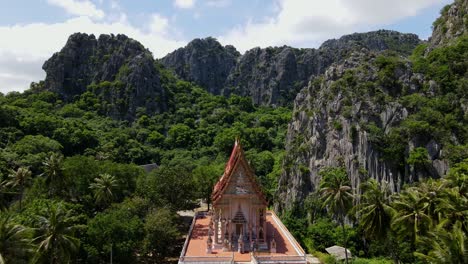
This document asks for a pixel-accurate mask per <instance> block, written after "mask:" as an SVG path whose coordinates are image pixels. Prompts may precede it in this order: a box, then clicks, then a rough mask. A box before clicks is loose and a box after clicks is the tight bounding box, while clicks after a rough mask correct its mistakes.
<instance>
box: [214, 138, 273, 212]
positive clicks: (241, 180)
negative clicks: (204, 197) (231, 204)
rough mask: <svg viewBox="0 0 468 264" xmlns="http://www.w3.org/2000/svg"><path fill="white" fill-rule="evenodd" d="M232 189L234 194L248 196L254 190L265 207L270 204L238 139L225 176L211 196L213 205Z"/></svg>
mask: <svg viewBox="0 0 468 264" xmlns="http://www.w3.org/2000/svg"><path fill="white" fill-rule="evenodd" d="M236 172H237V173H236ZM234 174H237V175H236V176H235V177H236V178H234V179H233V175H234ZM231 184H234V185H235V186H229V185H231ZM232 188H234V189H235V191H234V193H235V194H238V195H242V194H248V193H250V191H251V190H253V192H254V193H256V194H257V196H258V199H259V200H260V201H261V202H262V203H263V204H264V205H265V206H266V205H267V204H268V203H267V200H266V197H265V195H264V194H263V192H262V190H261V188H260V186H259V184H258V182H257V179H256V177H255V174H254V172H253V170H252V168H251V167H250V165H249V163H248V162H247V160H246V159H245V156H244V151H243V150H242V146H241V144H240V142H239V140H238V139H236V141H235V142H234V148H233V149H232V152H231V156H230V157H229V160H228V162H227V163H226V167H225V169H224V173H223V176H222V177H221V178H220V179H219V181H218V182H217V183H216V184H215V186H214V188H213V193H212V194H211V200H212V201H213V204H216V203H217V202H218V201H219V199H220V198H221V197H222V196H223V194H225V193H226V192H227V190H228V189H232Z"/></svg>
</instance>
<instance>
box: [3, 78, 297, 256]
mask: <svg viewBox="0 0 468 264" xmlns="http://www.w3.org/2000/svg"><path fill="white" fill-rule="evenodd" d="M164 73H165V75H164V78H166V83H167V84H169V85H170V86H169V87H168V88H169V89H170V91H171V92H172V94H171V99H172V100H173V106H174V107H173V109H172V110H170V111H168V112H165V113H163V114H160V115H154V116H147V115H145V114H141V115H139V116H138V118H137V119H136V120H135V121H134V122H132V123H130V122H128V121H115V120H112V119H110V118H107V117H105V116H104V115H102V114H100V109H101V108H102V107H103V105H105V104H106V102H105V101H104V100H102V98H99V96H98V95H96V93H93V90H95V89H105V87H109V86H112V85H113V84H110V83H108V82H103V83H100V84H97V85H91V86H89V92H86V93H84V94H82V95H81V96H80V97H79V98H78V99H77V100H76V101H75V102H73V103H64V102H62V101H61V100H60V98H59V97H58V95H57V94H55V93H52V92H48V91H40V90H41V87H40V84H37V86H36V87H32V88H31V89H30V90H28V91H26V92H24V93H21V94H20V93H9V94H7V95H1V97H0V105H1V106H0V116H1V118H0V120H1V121H0V122H1V123H0V127H1V128H0V131H1V132H0V142H1V143H0V144H1V156H0V172H1V183H2V184H1V191H0V202H1V208H2V214H1V222H0V239H1V242H0V252H1V256H2V258H3V259H4V261H5V263H13V262H12V261H14V263H22V262H24V263H29V262H31V261H33V262H36V261H37V263H66V262H67V261H64V260H70V262H72V263H107V262H108V261H109V258H110V252H111V248H112V252H113V261H114V263H135V262H141V263H154V259H157V260H159V261H163V260H165V259H166V258H171V257H172V258H173V257H177V256H178V255H179V254H180V250H181V247H182V244H183V238H182V235H183V233H186V232H187V231H188V227H187V226H186V225H184V222H183V221H182V220H181V218H180V217H179V216H178V215H177V214H176V212H177V211H178V210H185V209H193V208H194V207H195V206H196V203H197V200H198V199H209V197H210V195H211V190H212V186H213V184H214V183H215V182H216V181H217V180H218V178H219V177H220V176H221V174H222V171H223V168H224V164H225V163H226V161H227V158H228V157H229V154H230V151H231V149H232V146H233V143H234V139H235V138H236V137H240V138H241V141H242V144H243V146H244V147H245V149H246V155H247V157H248V158H249V160H250V161H251V163H252V166H254V167H255V169H256V175H257V177H259V179H260V181H261V183H262V186H263V187H264V191H265V193H266V194H267V195H268V197H269V198H270V200H271V201H272V202H273V196H274V192H275V188H276V186H275V185H276V182H277V177H278V174H279V173H280V167H281V157H282V153H283V149H284V141H285V139H284V137H285V134H286V128H287V123H288V121H289V119H290V116H291V110H290V109H287V108H280V107H279V108H271V107H256V106H254V105H252V103H251V100H250V98H244V97H239V96H235V95H233V96H231V97H229V98H225V97H222V96H214V95H211V94H209V93H208V92H206V91H204V90H203V89H201V88H200V87H197V86H195V85H192V84H190V83H188V82H185V81H181V80H177V79H176V78H175V77H174V76H173V75H172V74H171V73H170V72H169V71H165V72H164ZM152 163H156V164H157V165H158V168H157V169H155V170H153V171H151V172H150V173H146V172H145V171H144V169H143V168H141V167H140V166H138V165H143V164H152ZM20 260H21V261H20ZM166 260H167V259H166Z"/></svg>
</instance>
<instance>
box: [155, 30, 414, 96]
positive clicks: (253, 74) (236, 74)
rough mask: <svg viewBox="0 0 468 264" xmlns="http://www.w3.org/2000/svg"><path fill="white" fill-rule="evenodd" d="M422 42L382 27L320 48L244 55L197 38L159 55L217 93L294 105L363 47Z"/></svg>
mask: <svg viewBox="0 0 468 264" xmlns="http://www.w3.org/2000/svg"><path fill="white" fill-rule="evenodd" d="M419 43H420V40H419V39H418V37H417V36H416V35H414V34H402V33H399V32H395V31H388V30H379V31H374V32H368V33H355V34H351V35H347V36H343V37H341V38H340V39H337V40H335V39H333V40H328V41H326V42H325V43H324V44H323V45H322V46H321V47H320V48H318V49H297V48H292V47H288V46H283V47H268V48H265V49H261V48H253V49H251V50H248V51H247V52H245V54H243V55H242V56H241V55H239V53H238V52H237V51H236V50H235V48H234V47H232V46H225V47H223V46H222V45H221V44H220V43H219V42H217V41H216V40H215V39H213V38H207V39H196V40H194V41H192V42H190V43H189V44H188V45H187V46H186V47H184V48H180V49H178V50H176V51H174V52H173V53H170V54H168V55H167V56H166V57H164V58H162V59H161V62H162V63H163V64H164V65H165V66H166V67H168V68H170V69H172V70H174V72H175V73H176V74H177V75H178V76H179V77H180V78H182V79H185V80H189V81H193V82H195V83H196V84H198V85H200V86H202V87H204V88H205V89H207V90H208V91H210V92H211V93H214V94H222V95H226V96H228V95H230V94H237V95H242V96H249V97H251V98H252V101H253V102H254V103H255V104H257V105H291V103H292V101H293V99H294V98H295V96H296V94H297V93H298V92H299V90H300V89H301V88H302V87H304V86H305V85H306V84H307V82H308V81H309V80H310V79H311V78H312V77H314V76H317V75H319V74H322V73H323V72H324V71H325V69H326V68H327V67H328V66H330V65H331V64H332V63H334V62H340V61H342V60H343V59H344V58H346V57H347V56H348V55H349V54H350V52H352V51H354V50H359V49H362V48H365V49H369V50H373V51H381V50H395V51H397V52H401V53H403V54H408V52H410V51H411V50H412V49H413V48H414V47H416V45H418V44H419Z"/></svg>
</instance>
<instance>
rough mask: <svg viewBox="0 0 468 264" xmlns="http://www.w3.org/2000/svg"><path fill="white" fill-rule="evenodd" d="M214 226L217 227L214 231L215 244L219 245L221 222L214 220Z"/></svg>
mask: <svg viewBox="0 0 468 264" xmlns="http://www.w3.org/2000/svg"><path fill="white" fill-rule="evenodd" d="M214 226H215V228H214V229H215V230H214V233H215V243H216V244H219V243H220V242H219V234H218V232H219V220H218V219H217V218H215V220H214Z"/></svg>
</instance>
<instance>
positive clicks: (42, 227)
mask: <svg viewBox="0 0 468 264" xmlns="http://www.w3.org/2000/svg"><path fill="white" fill-rule="evenodd" d="M37 220H38V223H39V228H38V234H39V236H37V237H36V238H35V239H34V240H33V241H34V242H35V243H37V245H38V246H37V252H36V257H35V261H41V260H42V261H47V262H49V263H51V264H54V263H68V262H69V260H70V258H71V256H72V255H73V254H74V253H75V252H77V251H78V248H79V244H80V243H79V242H80V241H79V239H78V238H76V237H75V232H76V231H77V229H78V228H79V226H78V225H75V224H74V222H75V217H74V216H73V211H71V210H65V209H64V208H63V205H62V204H58V205H56V206H48V208H47V210H46V212H45V214H44V215H38V216H37Z"/></svg>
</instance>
